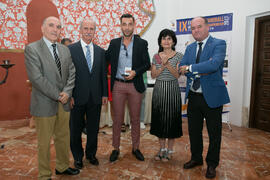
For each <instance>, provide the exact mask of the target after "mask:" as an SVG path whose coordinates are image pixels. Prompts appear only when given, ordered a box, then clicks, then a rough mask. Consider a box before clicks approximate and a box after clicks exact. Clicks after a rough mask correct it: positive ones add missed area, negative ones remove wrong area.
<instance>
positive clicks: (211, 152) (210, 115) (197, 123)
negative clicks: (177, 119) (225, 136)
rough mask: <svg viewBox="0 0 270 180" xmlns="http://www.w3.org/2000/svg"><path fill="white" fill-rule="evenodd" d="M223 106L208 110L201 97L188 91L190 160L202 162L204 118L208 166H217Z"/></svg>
mask: <svg viewBox="0 0 270 180" xmlns="http://www.w3.org/2000/svg"><path fill="white" fill-rule="evenodd" d="M222 109H223V106H220V107H217V108H210V107H209V106H208V105H207V103H206V101H205V99H204V97H203V95H202V94H199V93H194V92H192V91H189V95H188V108H187V116H188V131H189V139H190V146H191V147H190V149H191V159H192V160H194V161H197V162H203V158H202V152H203V137H202V129H203V123H204V118H205V120H206V127H207V131H208V136H209V147H208V152H207V156H206V162H207V165H208V166H212V167H214V168H215V167H217V166H218V164H219V154H220V144H221V133H222Z"/></svg>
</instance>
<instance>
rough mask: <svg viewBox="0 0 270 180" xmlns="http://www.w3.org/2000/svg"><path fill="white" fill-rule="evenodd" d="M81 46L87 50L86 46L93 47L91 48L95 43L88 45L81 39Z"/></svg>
mask: <svg viewBox="0 0 270 180" xmlns="http://www.w3.org/2000/svg"><path fill="white" fill-rule="evenodd" d="M81 45H82V47H83V48H85V46H87V45H88V46H90V47H91V46H92V45H93V43H92V41H91V42H90V44H86V43H85V42H84V41H83V40H82V39H81Z"/></svg>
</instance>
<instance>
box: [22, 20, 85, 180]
mask: <svg viewBox="0 0 270 180" xmlns="http://www.w3.org/2000/svg"><path fill="white" fill-rule="evenodd" d="M41 30H42V34H43V37H42V38H41V39H40V40H38V41H36V42H33V43H31V44H29V45H27V46H26V47H25V53H24V54H25V65H26V70H27V74H28V77H29V79H30V81H31V83H32V94H31V106H30V113H31V115H32V116H33V117H34V120H35V122H36V130H37V139H38V169H39V173H38V178H39V179H42V180H43V179H51V175H52V172H51V168H50V142H51V138H52V137H53V138H54V144H55V150H56V168H55V173H56V174H67V175H76V174H78V173H79V172H80V171H79V170H78V169H73V168H70V167H69V148H70V147H69V137H70V134H69V113H68V111H69V110H70V108H69V101H70V97H71V95H72V89H73V87H74V80H75V68H74V65H73V63H72V60H71V55H70V52H69V49H68V48H67V47H66V46H64V45H61V44H59V43H57V40H58V38H59V35H60V30H61V24H60V21H59V19H58V18H56V17H47V18H46V19H45V20H44V22H43V24H42V26H41Z"/></svg>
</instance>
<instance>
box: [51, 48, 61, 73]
mask: <svg viewBox="0 0 270 180" xmlns="http://www.w3.org/2000/svg"><path fill="white" fill-rule="evenodd" d="M52 47H53V55H54V60H55V63H56V66H57V69H58V71H59V74H60V76H62V73H61V62H60V59H59V57H58V55H57V53H56V44H52Z"/></svg>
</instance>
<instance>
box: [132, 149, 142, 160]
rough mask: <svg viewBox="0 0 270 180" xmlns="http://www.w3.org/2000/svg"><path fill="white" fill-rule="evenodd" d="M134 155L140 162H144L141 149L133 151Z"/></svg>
mask: <svg viewBox="0 0 270 180" xmlns="http://www.w3.org/2000/svg"><path fill="white" fill-rule="evenodd" d="M132 154H133V155H134V156H135V157H136V159H138V160H140V161H144V157H143V154H142V153H141V151H140V150H139V149H136V150H135V151H134V150H132Z"/></svg>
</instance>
